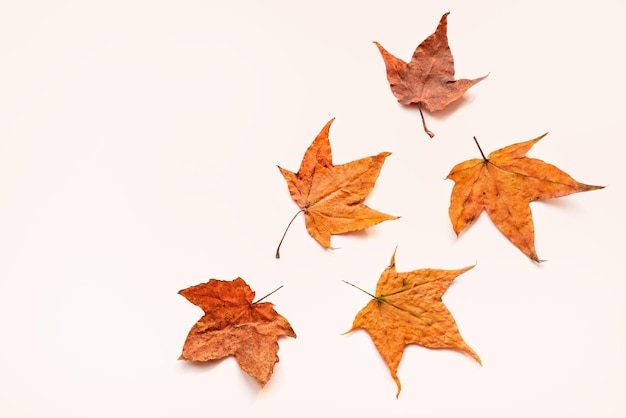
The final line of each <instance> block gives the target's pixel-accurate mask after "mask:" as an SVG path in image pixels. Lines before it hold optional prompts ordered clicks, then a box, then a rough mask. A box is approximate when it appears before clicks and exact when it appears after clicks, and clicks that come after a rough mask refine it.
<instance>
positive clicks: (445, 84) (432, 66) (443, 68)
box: [374, 13, 487, 138]
mask: <svg viewBox="0 0 626 418" xmlns="http://www.w3.org/2000/svg"><path fill="white" fill-rule="evenodd" d="M448 14H449V13H446V14H444V15H443V16H442V17H441V20H440V21H439V25H438V26H437V30H436V31H435V33H433V34H432V35H430V36H429V37H428V38H426V39H425V40H424V41H423V42H422V43H421V44H419V46H418V47H417V48H416V49H415V52H413V57H412V58H411V61H410V62H409V63H406V62H404V61H402V60H401V59H399V58H396V57H395V56H393V55H391V54H390V53H389V52H387V51H386V50H385V48H383V47H382V46H381V45H380V44H379V43H378V42H374V44H376V46H377V47H378V50H379V51H380V53H381V54H382V56H383V60H384V61H385V66H386V67H387V79H388V80H389V84H390V85H391V91H392V92H393V94H394V95H395V96H396V98H397V99H398V102H400V103H402V104H404V105H409V104H412V103H413V104H417V107H418V108H419V111H420V116H421V117H422V124H423V126H424V131H425V132H426V133H427V134H428V136H430V137H431V138H432V137H433V136H435V134H433V133H432V132H431V131H429V130H428V128H427V127H426V122H425V121H424V114H423V113H422V108H424V109H426V110H428V111H429V112H434V111H437V110H441V109H443V108H445V107H446V106H447V105H448V104H450V103H452V102H453V101H455V100H457V99H459V98H460V97H461V96H463V94H464V93H465V91H467V89H469V88H470V87H472V86H473V85H474V84H476V83H478V82H479V81H481V80H483V79H484V78H485V77H487V76H483V77H480V78H475V79H473V80H467V79H461V80H454V58H453V57H452V52H451V51H450V46H449V45H448V36H447V34H446V30H447V25H448V20H447V18H448Z"/></svg>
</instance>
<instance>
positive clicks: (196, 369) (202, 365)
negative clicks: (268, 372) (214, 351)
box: [181, 356, 261, 395]
mask: <svg viewBox="0 0 626 418" xmlns="http://www.w3.org/2000/svg"><path fill="white" fill-rule="evenodd" d="M231 361H232V362H234V363H235V365H236V367H237V369H238V370H239V372H240V373H241V382H243V384H244V385H245V386H246V387H248V389H249V393H251V394H253V395H257V394H258V393H259V391H260V390H261V386H260V385H259V384H258V382H257V381H256V380H255V379H254V378H253V377H252V376H250V375H248V374H247V373H246V372H244V371H243V370H241V369H240V368H239V364H238V363H237V360H235V359H234V358H233V357H230V356H229V357H224V358H220V359H215V360H209V361H190V360H181V362H182V363H183V364H182V365H181V367H182V368H183V370H186V371H188V372H191V373H208V371H209V370H213V369H214V368H216V367H218V366H220V365H221V364H222V363H224V362H231Z"/></svg>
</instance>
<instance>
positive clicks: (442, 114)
mask: <svg viewBox="0 0 626 418" xmlns="http://www.w3.org/2000/svg"><path fill="white" fill-rule="evenodd" d="M473 101H474V97H473V96H472V95H471V94H468V93H466V94H465V95H463V96H461V97H460V98H459V99H457V100H455V101H454V102H452V103H450V104H449V105H447V106H446V107H445V108H443V109H441V110H437V111H435V112H429V111H427V110H425V109H422V110H423V112H424V117H425V118H427V119H426V124H428V118H433V119H435V120H437V121H445V120H446V119H448V118H449V117H450V116H452V114H453V113H454V112H456V111H457V110H458V109H460V108H462V107H465V106H467V105H469V104H471V103H472V102H473ZM400 106H402V107H403V108H404V109H407V110H408V111H411V112H415V113H416V114H417V116H418V118H419V117H420V116H419V107H418V105H417V104H415V103H412V104H408V105H405V104H400Z"/></svg>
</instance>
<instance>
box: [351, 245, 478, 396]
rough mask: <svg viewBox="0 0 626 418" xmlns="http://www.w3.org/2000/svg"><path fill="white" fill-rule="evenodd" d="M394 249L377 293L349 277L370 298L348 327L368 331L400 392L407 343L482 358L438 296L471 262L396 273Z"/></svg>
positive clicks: (379, 281) (377, 286)
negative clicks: (452, 267) (400, 368)
mask: <svg viewBox="0 0 626 418" xmlns="http://www.w3.org/2000/svg"><path fill="white" fill-rule="evenodd" d="M395 255H396V253H395V251H394V253H393V255H392V256H391V263H390V264H389V267H387V268H386V269H385V271H383V273H382V274H381V276H380V279H378V284H377V285H376V295H372V294H370V293H368V292H366V291H364V290H363V289H361V288H358V287H357V286H354V285H353V284H351V283H348V284H350V285H351V286H354V287H357V288H358V289H359V290H362V291H363V292H365V293H367V294H368V295H370V296H371V297H372V298H373V299H372V300H371V301H369V303H368V304H367V305H365V307H364V308H363V309H361V311H360V312H359V313H358V314H357V315H356V317H355V318H354V322H353V323H352V328H351V329H350V330H349V331H347V332H346V333H348V332H352V331H354V330H355V329H358V328H362V329H365V330H366V331H367V332H368V333H369V335H370V337H371V338H372V341H373V342H374V345H375V346H376V349H377V350H378V352H379V353H380V355H381V356H382V358H383V360H384V361H385V363H386V364H387V366H388V367H389V371H390V372H391V377H392V378H393V380H395V382H396V384H397V385H398V392H397V393H396V397H398V396H399V395H400V390H401V385H400V379H399V378H398V375H397V372H398V365H399V364H400V360H401V359H402V354H403V353H404V348H405V347H406V346H407V345H408V344H418V345H421V346H424V347H427V348H452V349H455V350H459V351H462V352H464V353H466V354H467V355H469V356H470V357H472V358H473V359H474V360H476V361H477V362H478V363H479V364H482V363H481V361H480V358H478V355H477V354H476V353H475V352H474V350H472V349H471V348H470V347H469V346H468V345H467V343H465V341H464V340H463V338H462V337H461V334H460V333H459V329H458V327H457V325H456V322H455V321H454V318H453V317H452V314H451V313H450V311H448V308H447V307H446V306H445V305H444V303H443V301H442V300H441V297H442V296H443V294H444V293H445V291H446V290H447V289H448V286H450V283H452V281H453V280H454V279H455V278H456V277H457V276H459V275H460V274H462V273H465V272H466V271H468V270H470V269H472V268H473V267H474V266H469V267H465V268H462V269H458V270H438V269H420V270H413V271H409V272H404V273H398V272H397V271H396V261H395ZM346 283H347V282H346Z"/></svg>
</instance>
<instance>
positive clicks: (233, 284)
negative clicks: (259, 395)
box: [178, 278, 296, 386]
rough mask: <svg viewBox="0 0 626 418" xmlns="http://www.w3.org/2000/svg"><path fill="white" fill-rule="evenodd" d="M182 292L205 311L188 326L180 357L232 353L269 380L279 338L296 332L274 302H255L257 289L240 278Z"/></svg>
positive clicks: (246, 367)
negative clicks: (275, 307)
mask: <svg viewBox="0 0 626 418" xmlns="http://www.w3.org/2000/svg"><path fill="white" fill-rule="evenodd" d="M178 293H179V294H181V295H183V296H184V297H185V298H187V300H189V302H191V303H193V304H194V305H197V306H199V307H200V308H202V310H203V311H204V313H205V314H204V316H203V317H202V318H200V320H199V321H198V322H196V324H195V325H194V326H193V327H192V328H191V330H190V331H189V335H188V336H187V339H186V341H185V345H184V346H183V353H182V355H181V356H180V359H181V360H193V361H209V360H215V359H220V358H224V357H228V356H234V357H235V359H236V360H237V363H239V366H240V367H241V369H242V370H243V371H245V372H246V373H248V374H249V375H250V376H252V377H254V378H255V379H256V380H257V381H258V382H259V383H260V384H261V386H263V385H265V383H267V381H268V380H269V379H270V377H271V375H272V372H273V370H274V365H275V364H276V363H277V362H278V338H279V337H282V336H288V337H294V338H295V337H296V334H295V332H294V331H293V329H292V328H291V325H289V322H287V320H286V319H285V318H284V317H282V316H281V315H279V314H278V313H277V312H276V311H275V310H274V308H273V305H272V304H271V303H269V302H261V303H253V302H252V300H253V299H254V292H253V291H252V290H251V289H250V287H249V286H248V285H247V284H246V282H245V281H244V280H243V279H241V278H237V279H235V280H233V281H222V280H216V279H211V280H210V281H209V282H208V283H203V284H199V285H197V286H192V287H189V288H187V289H184V290H181V291H180V292H178Z"/></svg>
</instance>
